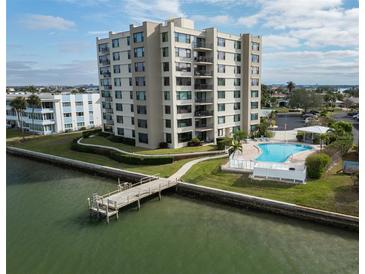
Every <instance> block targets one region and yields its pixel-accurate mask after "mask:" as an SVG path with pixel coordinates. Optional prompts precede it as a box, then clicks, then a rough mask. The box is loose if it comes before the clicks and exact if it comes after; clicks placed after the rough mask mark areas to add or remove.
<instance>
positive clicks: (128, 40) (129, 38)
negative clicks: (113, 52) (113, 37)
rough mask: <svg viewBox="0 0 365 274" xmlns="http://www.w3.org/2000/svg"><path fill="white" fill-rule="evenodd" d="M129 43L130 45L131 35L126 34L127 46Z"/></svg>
mask: <svg viewBox="0 0 365 274" xmlns="http://www.w3.org/2000/svg"><path fill="white" fill-rule="evenodd" d="M130 45H131V37H130V36H127V46H130Z"/></svg>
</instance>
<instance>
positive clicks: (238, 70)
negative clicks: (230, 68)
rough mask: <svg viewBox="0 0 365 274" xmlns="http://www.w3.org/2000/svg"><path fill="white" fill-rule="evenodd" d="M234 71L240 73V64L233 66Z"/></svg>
mask: <svg viewBox="0 0 365 274" xmlns="http://www.w3.org/2000/svg"><path fill="white" fill-rule="evenodd" d="M234 73H235V74H241V67H240V66H235V67H234Z"/></svg>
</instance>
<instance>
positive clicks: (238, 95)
mask: <svg viewBox="0 0 365 274" xmlns="http://www.w3.org/2000/svg"><path fill="white" fill-rule="evenodd" d="M233 97H234V98H241V91H240V90H235V91H233Z"/></svg>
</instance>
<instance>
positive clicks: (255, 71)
mask: <svg viewBox="0 0 365 274" xmlns="http://www.w3.org/2000/svg"><path fill="white" fill-rule="evenodd" d="M251 74H253V75H259V74H260V67H251Z"/></svg>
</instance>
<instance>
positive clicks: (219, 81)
mask: <svg viewBox="0 0 365 274" xmlns="http://www.w3.org/2000/svg"><path fill="white" fill-rule="evenodd" d="M225 85H226V79H224V78H218V86H225Z"/></svg>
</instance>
